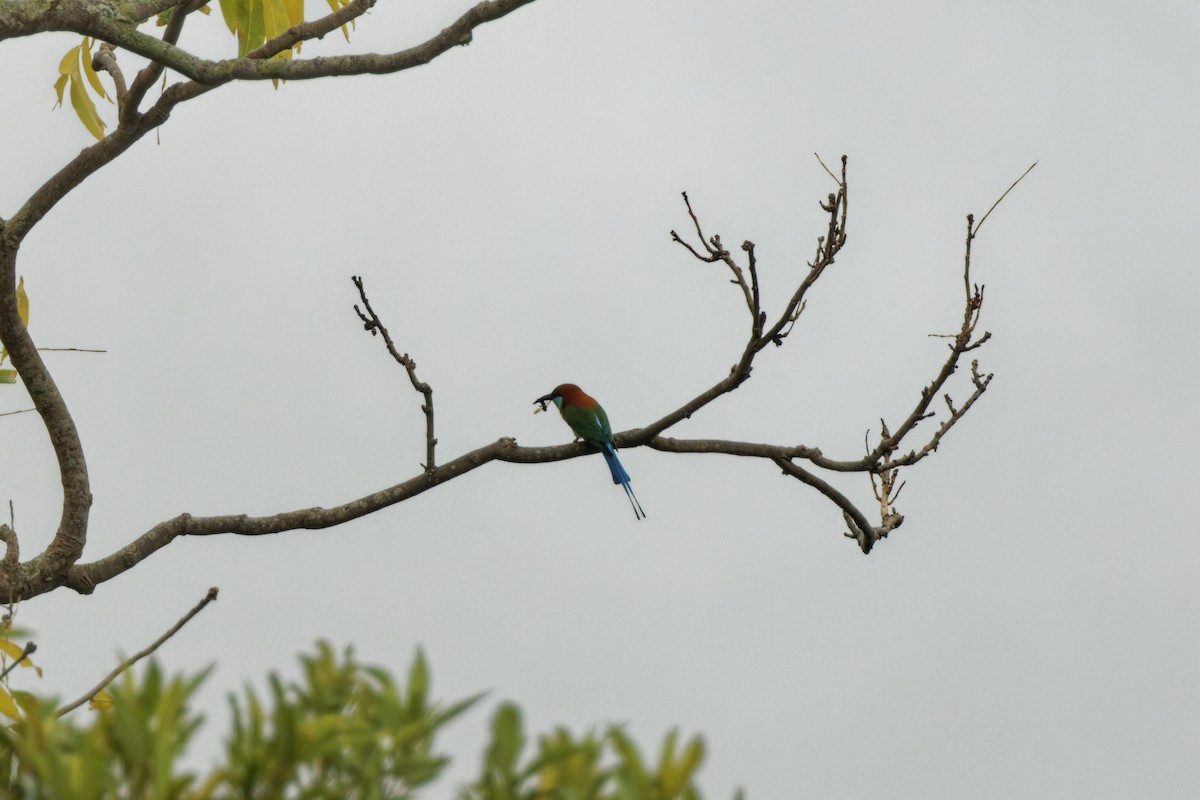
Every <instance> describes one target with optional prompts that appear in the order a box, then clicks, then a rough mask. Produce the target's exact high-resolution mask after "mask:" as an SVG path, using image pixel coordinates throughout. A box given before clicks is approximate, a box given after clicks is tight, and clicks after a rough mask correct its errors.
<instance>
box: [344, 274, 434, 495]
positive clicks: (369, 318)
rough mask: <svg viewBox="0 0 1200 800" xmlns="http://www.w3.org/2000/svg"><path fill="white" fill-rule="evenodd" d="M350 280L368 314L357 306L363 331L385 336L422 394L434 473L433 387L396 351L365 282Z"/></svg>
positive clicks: (427, 448) (428, 462)
mask: <svg viewBox="0 0 1200 800" xmlns="http://www.w3.org/2000/svg"><path fill="white" fill-rule="evenodd" d="M350 280H352V281H354V285H355V286H357V287H358V296H359V297H360V298H362V302H363V308H365V309H366V310H367V313H365V314H364V313H363V312H362V309H360V308H359V307H358V306H357V305H356V306H354V310H355V311H356V312H357V313H358V318H359V319H361V320H362V321H363V329H364V330H368V331H370V332H371V335H372V336H374V335H375V334H376V333H381V334H383V342H384V344H386V345H387V349H388V352H389V353H391V354H392V358H394V359H395V360H396V363H398V364H399V365H400V366H402V367H404V369H405V371H407V372H408V380H409V382H410V383H412V386H413V388H414V389H416V390H417V391H418V392H420V393H421V394H422V396H424V398H425V402H424V403H422V404H421V411H422V412H424V414H425V463H424V464H422V466H423V467H425V471H426V472H427V473H428V472H432V471H433V470H434V468H435V467H437V461H436V459H435V456H434V448H435V447H436V446H437V438H436V437H435V436H434V435H433V387H432V386H430V385H429V384H428V383H425V382H424V381H421V380H418V379H417V362H416V361H414V360H413V359H412V357H411V356H409V354H408V353H403V354H401V353H400V351H399V350H397V349H396V343H395V342H393V341H392V337H391V334H389V333H388V330H387V328H385V327H384V325H383V322H382V321H381V320H380V319H379V315H378V314H376V313H375V309H373V308H371V301H370V300H368V299H367V290H366V289H365V288H363V280H362V278H361V277H360V276H358V275H352V276H351V277H350Z"/></svg>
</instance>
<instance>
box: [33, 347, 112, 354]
mask: <svg viewBox="0 0 1200 800" xmlns="http://www.w3.org/2000/svg"><path fill="white" fill-rule="evenodd" d="M38 351H39V352H42V353H107V352H108V351H107V350H101V349H99V348H93V347H39V348H38Z"/></svg>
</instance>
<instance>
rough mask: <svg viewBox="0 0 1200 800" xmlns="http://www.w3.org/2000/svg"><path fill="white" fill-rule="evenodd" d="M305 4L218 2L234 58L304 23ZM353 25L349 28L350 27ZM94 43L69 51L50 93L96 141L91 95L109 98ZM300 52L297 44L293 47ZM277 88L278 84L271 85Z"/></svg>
mask: <svg viewBox="0 0 1200 800" xmlns="http://www.w3.org/2000/svg"><path fill="white" fill-rule="evenodd" d="M304 2H305V0H219V3H218V4H219V5H220V7H221V16H222V17H223V18H224V20H225V26H226V27H227V28H229V32H230V33H232V34H233V35H234V36H236V37H237V55H238V58H242V57H244V56H245V55H246V54H247V53H249V52H251V51H252V50H254V49H255V48H257V47H259V46H261V45H262V44H263V42H265V41H267V40H268V39H272V38H274V37H276V36H278V35H279V34H281V33H283V32H284V31H286V30H287V29H288V28H290V27H292V26H293V25H296V24H298V23H300V22H304V20H305V16H304ZM325 2H326V3H327V4H328V5H329V9H330V11H338V10H339V9H341V8H343V7H344V6H346V4H348V3H349V2H350V0H325ZM177 10H178V9H174V8H172V9H167V10H166V11H163V12H162V13H160V14H159V15H158V16H157V17H156V18H155V23H156V24H157V25H159V26H163V25H166V24H167V23H168V22H169V21H170V18H171V15H172V14H174V13H176V12H177ZM200 11H201V12H202V13H204V14H208V13H209V7H208V6H204V7H203V8H201V9H200ZM353 24H354V23H353V21H351V23H350V25H351V26H353ZM341 31H342V36H344V37H346V41H350V30H349V28H348V27H347V26H346V25H342V26H341ZM93 44H95V40H93V39H91V38H90V37H87V36H84V37H83V41H82V42H81V43H80V44H77V45H76V46H74V47H72V48H71V49H70V50H68V51H67V53H66V55H64V56H63V57H62V60H61V61H60V62H59V65H58V79H57V80H56V81H55V82H54V90H55V92H57V94H58V105H60V106H61V105H62V102H63V95H64V93H65V94H66V96H67V97H69V98H70V100H71V107H72V108H73V109H75V114H76V116H78V117H79V121H80V122H82V123H83V126H84V127H85V128H87V129H88V132H89V133H91V134H92V135H93V136H95V137H96V138H97V139H103V138H104V129H105V128H106V127H107V123H105V122H104V120H103V119H102V118H101V117H100V113H99V112H98V111H97V110H96V104H95V102H94V101H93V100H92V97H91V94H89V92H88V89H89V87H90V89H91V92H92V93H94V94H95V95H97V96H98V97H101V98H103V99H105V100H108V101H109V102H112V98H110V97H109V96H108V93H107V92H105V90H104V86H103V84H101V83H100V77H99V75H97V73H96V70H95V68H94V67H93V66H92V45H93ZM294 49H295V51H296V52H299V50H300V43H297V44H296V45H295V47H294ZM292 52H293V50H292V49H287V50H284V51H283V52H281V53H278V54H276V55H275V56H273V57H274V58H291V57H292ZM272 83H275V85H276V86H278V83H277V82H275V81H272Z"/></svg>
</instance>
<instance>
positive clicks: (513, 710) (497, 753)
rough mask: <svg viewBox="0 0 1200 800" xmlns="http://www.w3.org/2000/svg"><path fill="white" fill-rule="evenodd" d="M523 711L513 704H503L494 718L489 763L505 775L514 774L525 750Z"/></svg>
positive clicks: (488, 754)
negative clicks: (518, 760)
mask: <svg viewBox="0 0 1200 800" xmlns="http://www.w3.org/2000/svg"><path fill="white" fill-rule="evenodd" d="M522 728H523V726H522V723H521V709H519V708H517V707H516V706H515V705H513V704H512V703H502V704H501V705H500V707H499V708H497V709H496V714H495V716H493V717H492V743H491V746H490V747H488V753H487V763H488V766H489V767H490V768H492V769H496V770H499V771H500V772H503V773H504V774H505V775H510V774H512V772H513V770H514V769H515V768H516V766H517V759H518V758H520V756H521V751H522V750H523V749H524V748H525V733H524V731H523V729H522Z"/></svg>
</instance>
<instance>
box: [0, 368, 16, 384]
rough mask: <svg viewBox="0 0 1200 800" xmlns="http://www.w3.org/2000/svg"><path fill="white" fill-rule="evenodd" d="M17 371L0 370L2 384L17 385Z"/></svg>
mask: <svg viewBox="0 0 1200 800" xmlns="http://www.w3.org/2000/svg"><path fill="white" fill-rule="evenodd" d="M16 382H17V371H16V370H15V369H0V383H16Z"/></svg>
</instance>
